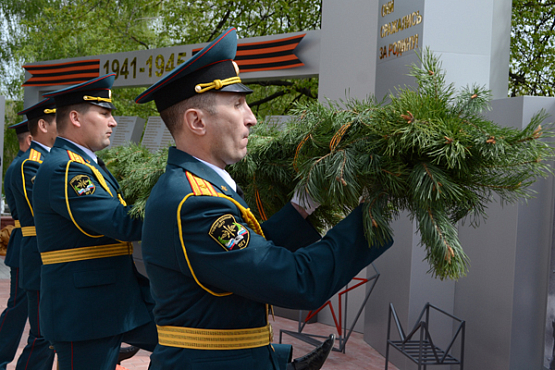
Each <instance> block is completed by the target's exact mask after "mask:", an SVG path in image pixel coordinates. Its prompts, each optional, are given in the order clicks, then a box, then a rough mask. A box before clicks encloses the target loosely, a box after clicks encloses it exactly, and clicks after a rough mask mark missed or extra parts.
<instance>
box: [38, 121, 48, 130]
mask: <svg viewBox="0 0 555 370" xmlns="http://www.w3.org/2000/svg"><path fill="white" fill-rule="evenodd" d="M47 126H48V122H46V120H44V119H42V118H41V119H39V122H38V130H39V131H40V132H42V133H43V134H46V133H47V132H48V127H47Z"/></svg>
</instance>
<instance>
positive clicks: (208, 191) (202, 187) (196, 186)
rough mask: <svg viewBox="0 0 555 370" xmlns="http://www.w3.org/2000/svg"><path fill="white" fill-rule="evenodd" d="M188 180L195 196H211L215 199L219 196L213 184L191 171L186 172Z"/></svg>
mask: <svg viewBox="0 0 555 370" xmlns="http://www.w3.org/2000/svg"><path fill="white" fill-rule="evenodd" d="M186 174H187V179H188V180H189V184H190V185H191V189H192V190H193V194H195V195H211V196H213V197H217V196H219V195H218V194H219V193H218V192H217V191H216V189H214V187H213V186H212V184H211V183H209V182H208V181H206V180H204V179H201V178H200V177H197V176H195V175H193V174H192V173H190V172H189V171H187V172H186Z"/></svg>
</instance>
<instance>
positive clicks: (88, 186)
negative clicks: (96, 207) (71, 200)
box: [69, 175, 95, 195]
mask: <svg viewBox="0 0 555 370" xmlns="http://www.w3.org/2000/svg"><path fill="white" fill-rule="evenodd" d="M69 185H70V186H71V187H72V188H73V190H75V192H76V193H77V195H90V194H93V193H94V191H95V187H94V184H93V182H92V181H91V179H90V178H89V176H87V175H77V176H75V177H74V178H72V179H71V180H69Z"/></svg>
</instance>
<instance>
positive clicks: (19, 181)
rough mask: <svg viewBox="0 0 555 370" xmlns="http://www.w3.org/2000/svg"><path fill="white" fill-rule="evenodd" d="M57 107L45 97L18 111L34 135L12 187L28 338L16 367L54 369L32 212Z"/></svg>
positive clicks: (50, 145)
mask: <svg viewBox="0 0 555 370" xmlns="http://www.w3.org/2000/svg"><path fill="white" fill-rule="evenodd" d="M55 113H56V109H55V106H54V100H53V99H44V100H42V101H41V102H39V103H37V104H35V105H33V106H32V107H29V108H27V109H25V110H23V111H21V112H19V113H18V114H20V115H23V114H25V115H26V116H27V119H28V121H29V122H28V126H29V131H30V133H31V135H32V137H33V141H32V142H31V146H30V147H29V149H28V150H27V151H26V152H25V153H24V154H23V155H22V156H21V157H20V159H19V160H18V162H17V163H16V167H15V170H14V172H13V174H12V178H11V187H12V191H13V194H14V198H15V203H16V206H17V212H18V216H19V222H20V224H21V234H22V236H23V237H22V239H21V247H20V248H21V252H20V256H19V270H20V281H19V286H20V287H21V288H23V289H24V290H25V292H26V293H27V302H28V311H29V324H30V329H29V337H28V338H27V345H26V346H25V348H24V349H23V353H22V354H21V356H20V357H19V360H18V366H17V368H18V369H19V368H21V369H44V370H51V369H52V364H53V362H54V351H53V350H52V348H51V344H50V342H49V341H48V340H47V339H46V338H45V337H44V336H43V335H42V331H41V327H40V325H41V320H40V314H39V304H40V270H41V265H42V263H41V258H40V254H39V251H38V248H37V234H36V229H35V218H34V213H33V188H34V186H33V183H34V181H35V176H36V174H37V171H38V169H39V167H40V165H41V163H42V162H43V160H44V159H45V157H46V156H48V153H49V151H50V148H51V147H52V145H53V144H54V140H55V139H56V136H57V131H56V118H55Z"/></svg>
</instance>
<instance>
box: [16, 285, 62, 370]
mask: <svg viewBox="0 0 555 370" xmlns="http://www.w3.org/2000/svg"><path fill="white" fill-rule="evenodd" d="M39 297H40V291H38V290H28V291H27V302H28V310H29V325H30V329H29V337H28V338H27V345H26V346H25V348H23V353H21V356H19V360H17V367H16V370H26V369H32V370H52V364H53V363H54V349H53V347H52V344H51V343H50V342H49V341H48V340H46V339H45V338H44V337H43V336H42V335H41V331H40V318H39Z"/></svg>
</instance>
